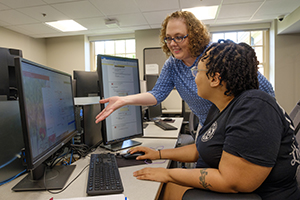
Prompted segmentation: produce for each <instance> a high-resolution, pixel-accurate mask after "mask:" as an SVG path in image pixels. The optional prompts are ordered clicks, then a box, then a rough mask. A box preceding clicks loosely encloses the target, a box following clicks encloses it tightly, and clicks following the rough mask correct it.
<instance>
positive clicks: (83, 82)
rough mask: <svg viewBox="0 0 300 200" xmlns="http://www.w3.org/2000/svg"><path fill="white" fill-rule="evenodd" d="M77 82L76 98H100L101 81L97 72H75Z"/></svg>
mask: <svg viewBox="0 0 300 200" xmlns="http://www.w3.org/2000/svg"><path fill="white" fill-rule="evenodd" d="M73 79H74V80H75V94H74V96H75V97H92V96H99V95H100V94H99V81H98V74H97V72H88V71H78V70H74V71H73Z"/></svg>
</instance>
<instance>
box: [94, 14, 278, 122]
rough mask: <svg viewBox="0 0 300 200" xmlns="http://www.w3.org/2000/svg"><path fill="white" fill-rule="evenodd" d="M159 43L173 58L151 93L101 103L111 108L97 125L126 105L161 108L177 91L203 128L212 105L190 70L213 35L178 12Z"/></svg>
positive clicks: (268, 87) (262, 85)
mask: <svg viewBox="0 0 300 200" xmlns="http://www.w3.org/2000/svg"><path fill="white" fill-rule="evenodd" d="M160 42H161V45H162V49H163V51H164V52H165V54H166V55H167V56H170V57H169V58H168V59H167V60H166V62H165V64H164V66H163V68H162V71H161V73H160V76H159V78H158V80H157V83H156V85H155V86H154V88H153V89H152V91H149V92H146V93H141V94H136V95H129V96H122V97H119V96H114V97H109V98H107V99H102V100H100V103H108V105H107V106H106V108H105V109H104V110H103V111H102V112H101V113H100V114H99V115H98V116H97V117H96V123H98V122H100V121H102V120H104V119H105V118H106V117H108V116H109V115H110V114H111V113H112V112H114V111H115V110H117V109H118V108H120V107H122V106H125V105H144V106H153V105H156V104H159V103H161V102H162V101H163V100H164V99H165V98H167V96H168V95H169V93H170V92H171V90H172V89H173V88H174V87H175V88H176V89H177V91H178V93H179V94H180V96H181V98H182V99H183V100H184V101H185V102H186V103H187V104H188V105H189V107H190V109H191V110H192V112H193V113H194V114H195V115H196V116H197V117H198V118H199V121H200V124H201V125H203V123H204V121H205V119H206V116H207V113H208V110H209V108H210V107H211V105H212V103H211V102H210V101H208V100H206V99H203V98H201V97H199V96H198V95H197V86H196V84H195V81H194V80H195V77H193V75H192V73H191V70H190V69H191V68H192V67H193V66H195V65H196V63H197V62H198V59H199V57H200V56H201V55H202V52H203V51H204V50H205V49H206V48H207V46H208V45H209V43H210V34H209V32H208V30H207V28H206V27H205V25H204V24H203V23H202V22H201V21H200V20H198V19H197V18H196V17H195V16H194V15H193V14H192V13H191V12H188V11H176V12H174V13H172V14H171V15H169V16H167V18H166V19H165V20H164V21H163V23H162V28H161V33H160ZM258 80H259V83H260V89H261V90H263V91H265V92H267V93H269V94H270V95H272V96H275V95H274V91H273V88H272V85H271V84H270V83H269V82H268V80H267V79H266V78H265V77H264V76H263V75H262V74H260V73H259V72H258Z"/></svg>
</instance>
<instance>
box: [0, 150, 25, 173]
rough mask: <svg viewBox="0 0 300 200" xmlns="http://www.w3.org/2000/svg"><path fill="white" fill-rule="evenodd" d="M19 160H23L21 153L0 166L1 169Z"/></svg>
mask: <svg viewBox="0 0 300 200" xmlns="http://www.w3.org/2000/svg"><path fill="white" fill-rule="evenodd" d="M17 158H21V152H20V153H19V154H16V155H15V157H13V158H12V159H11V160H9V161H8V162H7V163H4V164H3V165H1V166H0V169H2V168H3V167H5V166H7V165H9V164H10V163H12V162H13V161H15V160H16V159H17Z"/></svg>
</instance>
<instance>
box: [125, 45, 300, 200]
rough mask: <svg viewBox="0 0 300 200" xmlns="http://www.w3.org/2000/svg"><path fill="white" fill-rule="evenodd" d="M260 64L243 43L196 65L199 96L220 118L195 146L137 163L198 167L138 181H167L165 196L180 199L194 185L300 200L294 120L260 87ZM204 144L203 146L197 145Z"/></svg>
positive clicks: (147, 172)
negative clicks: (166, 161)
mask: <svg viewBox="0 0 300 200" xmlns="http://www.w3.org/2000/svg"><path fill="white" fill-rule="evenodd" d="M257 65H258V61H257V58H256V55H255V52H254V50H253V49H252V48H251V47H250V46H249V45H247V44H245V43H239V44H236V43H234V42H232V41H229V40H226V41H221V42H219V43H214V44H212V45H211V46H210V47H209V48H208V49H207V50H206V51H205V53H204V54H203V56H202V57H201V59H200V62H199V63H198V66H196V67H194V68H193V73H194V75H195V76H196V78H195V82H196V84H197V88H198V95H199V96H201V97H203V98H205V99H208V100H209V101H211V102H212V103H213V104H214V105H215V106H216V107H217V108H218V109H219V111H220V112H219V113H218V114H217V115H216V116H215V117H214V118H213V119H212V120H211V121H210V122H209V123H208V124H206V125H205V126H204V127H203V128H202V129H201V130H200V133H199V137H198V138H197V141H196V144H192V145H188V146H184V147H180V148H175V149H163V150H160V151H155V150H153V149H150V148H147V147H136V148H133V149H132V150H131V153H134V152H137V151H143V152H145V155H143V156H139V157H137V159H152V160H155V159H172V160H175V161H180V162H196V161H197V159H198V158H199V155H200V156H201V157H202V159H203V161H204V162H205V163H206V164H207V165H208V166H210V167H209V168H201V167H202V166H201V165H200V164H197V165H196V168H195V169H164V168H144V169H142V170H139V171H136V172H134V176H135V177H136V178H137V179H143V180H151V181H158V182H163V183H166V185H165V190H164V194H163V195H164V196H163V198H164V199H172V200H174V199H181V198H182V196H183V194H184V193H185V192H186V191H187V190H188V189H191V188H200V189H204V190H211V191H215V192H221V193H249V192H254V193H256V194H258V195H259V196H261V197H262V199H266V200H269V199H272V200H276V199H278V200H282V199H289V200H294V199H295V200H296V199H300V191H299V189H298V187H297V181H296V179H295V174H296V171H297V168H298V166H299V162H300V160H299V149H298V144H297V142H296V140H295V137H294V127H293V125H292V124H291V120H290V118H289V116H288V115H287V114H286V113H285V111H284V110H283V109H282V108H281V107H280V106H279V105H278V104H277V102H276V100H275V99H274V98H273V97H271V96H270V95H268V94H267V93H265V92H262V91H260V90H258V80H257V70H258V66H257ZM199 144H200V145H199Z"/></svg>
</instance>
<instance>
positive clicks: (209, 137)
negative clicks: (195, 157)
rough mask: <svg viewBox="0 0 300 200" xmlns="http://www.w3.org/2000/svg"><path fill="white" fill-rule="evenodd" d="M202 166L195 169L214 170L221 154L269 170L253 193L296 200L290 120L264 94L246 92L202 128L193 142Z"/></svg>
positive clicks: (295, 153) (295, 163) (295, 149)
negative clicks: (242, 159)
mask: <svg viewBox="0 0 300 200" xmlns="http://www.w3.org/2000/svg"><path fill="white" fill-rule="evenodd" d="M197 149H198V151H199V154H200V156H201V157H202V159H203V161H204V162H205V164H206V165H205V166H202V164H201V162H197V167H199V168H200V167H207V166H209V167H211V168H218V165H219V162H220V158H221V155H222V151H223V150H224V151H226V152H227V153H230V154H232V155H235V156H239V157H242V158H244V159H246V160H247V161H249V162H251V163H254V164H256V165H260V166H265V167H273V169H272V171H271V173H270V174H269V176H268V177H267V179H266V180H265V181H264V182H263V184H262V185H261V186H260V187H259V188H258V189H257V190H256V191H255V192H256V193H257V194H259V195H260V196H261V197H262V198H263V199H272V200H275V199H278V200H283V199H300V191H299V189H298V187H297V181H296V178H295V174H296V171H297V168H298V166H299V163H300V159H299V157H300V154H299V149H298V144H297V142H296V139H295V137H294V131H293V128H292V125H291V120H290V118H289V117H288V115H287V114H286V113H285V111H284V110H283V109H282V108H281V107H280V106H279V105H278V104H277V102H276V100H275V99H274V98H273V97H271V96H270V95H268V94H267V93H265V92H262V91H259V90H248V91H245V92H243V93H242V94H241V95H239V96H237V97H235V98H234V99H233V100H232V101H231V102H230V103H229V105H228V106H227V107H226V108H225V109H224V110H223V111H222V112H220V113H219V114H217V115H216V116H215V117H214V118H213V119H212V120H211V121H210V122H209V123H208V124H206V125H205V126H204V127H203V128H202V129H201V130H200V133H199V137H198V138H197Z"/></svg>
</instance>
